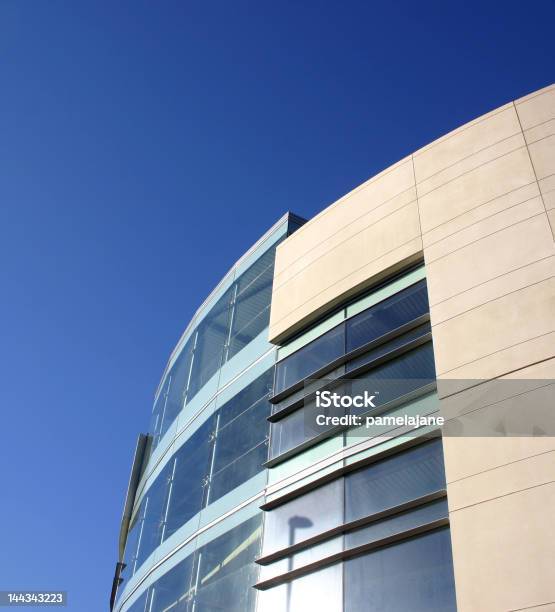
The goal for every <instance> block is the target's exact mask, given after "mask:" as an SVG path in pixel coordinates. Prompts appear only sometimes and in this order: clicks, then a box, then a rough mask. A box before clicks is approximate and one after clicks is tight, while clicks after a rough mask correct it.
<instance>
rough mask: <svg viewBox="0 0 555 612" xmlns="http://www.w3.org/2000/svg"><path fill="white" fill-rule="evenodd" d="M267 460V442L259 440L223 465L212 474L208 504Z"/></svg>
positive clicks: (238, 483) (259, 468) (244, 479)
mask: <svg viewBox="0 0 555 612" xmlns="http://www.w3.org/2000/svg"><path fill="white" fill-rule="evenodd" d="M267 460H268V444H267V442H260V443H259V444H258V446H255V447H254V448H252V449H251V450H250V451H248V452H247V453H245V454H244V455H243V456H242V457H240V458H239V459H236V460H235V461H234V462H233V463H230V464H229V465H227V466H225V467H224V468H223V469H221V470H220V471H219V472H217V473H215V474H214V475H213V476H212V480H211V482H210V494H209V497H208V502H207V503H209V504H211V503H213V502H215V501H216V500H217V499H219V498H220V497H222V496H223V495H225V494H226V493H229V491H232V490H233V489H235V487H238V486H239V485H241V484H243V483H244V482H246V481H247V480H249V478H252V477H253V476H256V474H258V473H259V472H260V471H261V470H262V469H264V468H263V467H262V466H263V464H264V463H265V462H266V461H267Z"/></svg>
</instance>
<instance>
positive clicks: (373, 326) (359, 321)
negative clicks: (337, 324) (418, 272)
mask: <svg viewBox="0 0 555 612" xmlns="http://www.w3.org/2000/svg"><path fill="white" fill-rule="evenodd" d="M428 310H429V306H428V292H427V289H426V281H420V282H419V283H416V285H413V286H412V287H408V288H407V289H404V290H403V291H400V292H399V293H396V294H395V295H393V296H391V297H390V298H387V299H386V300H384V301H383V302H380V303H379V304H376V305H375V306H372V307H371V308H369V309H368V310H365V311H364V312H361V313H360V314H358V315H356V316H355V317H353V318H352V319H349V320H348V321H347V322H346V345H347V352H350V351H353V350H355V349H357V348H359V347H361V346H363V345H364V344H367V343H368V342H372V341H373V340H376V339H377V338H379V337H380V336H383V335H384V334H387V333H389V332H390V331H392V330H394V329H397V328H398V327H400V326H401V325H404V324H405V323H408V322H409V321H412V320H413V319H416V318H417V317H420V316H422V315H424V314H427V312H428Z"/></svg>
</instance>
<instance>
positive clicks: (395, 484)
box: [345, 439, 445, 522]
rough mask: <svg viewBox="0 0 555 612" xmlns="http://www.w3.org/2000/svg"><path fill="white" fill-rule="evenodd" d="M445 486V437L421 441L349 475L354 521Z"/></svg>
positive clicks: (349, 512)
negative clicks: (442, 441) (443, 450)
mask: <svg viewBox="0 0 555 612" xmlns="http://www.w3.org/2000/svg"><path fill="white" fill-rule="evenodd" d="M444 488H445V471H444V466H443V452H442V444H441V439H436V440H432V441H430V442H426V443H425V444H419V445H418V446H415V447H413V448H409V449H408V450H405V451H403V452H401V453H397V454H396V455H392V456H390V457H386V458H385V459H383V460H381V461H378V462H376V463H372V464H371V465H368V466H366V467H364V468H361V469H359V470H357V471H356V472H351V473H350V474H347V475H346V476H345V513H346V515H345V519H346V522H350V521H353V520H356V519H359V518H363V517H366V516H369V515H371V514H374V513H376V512H380V511H382V510H385V509H387V508H393V507H395V506H398V505H399V504H402V503H404V502H406V501H409V500H412V499H416V498H418V497H421V496H423V495H426V494H428V493H433V492H435V491H438V490H440V489H444Z"/></svg>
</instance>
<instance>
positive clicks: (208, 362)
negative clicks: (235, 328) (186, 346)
mask: <svg viewBox="0 0 555 612" xmlns="http://www.w3.org/2000/svg"><path fill="white" fill-rule="evenodd" d="M233 291H234V288H233V286H232V287H230V288H229V289H228V290H227V291H226V292H225V293H224V295H223V296H222V297H221V298H220V299H219V300H218V301H217V302H216V304H215V305H214V306H213V307H212V309H211V310H210V312H209V313H208V314H207V315H206V316H205V317H204V319H203V320H202V321H201V322H200V324H199V326H198V329H197V338H196V344H195V349H194V353H193V367H192V370H191V381H190V384H189V389H188V391H187V397H188V400H190V399H191V398H192V397H193V396H194V395H196V393H197V392H198V391H199V390H200V389H201V387H203V386H204V385H205V384H206V383H207V382H208V381H209V380H210V378H212V376H213V375H214V374H215V373H216V372H217V370H218V368H219V367H220V365H221V362H222V353H223V349H224V344H225V342H226V340H227V336H228V329H229V309H230V300H231V296H232V293H233Z"/></svg>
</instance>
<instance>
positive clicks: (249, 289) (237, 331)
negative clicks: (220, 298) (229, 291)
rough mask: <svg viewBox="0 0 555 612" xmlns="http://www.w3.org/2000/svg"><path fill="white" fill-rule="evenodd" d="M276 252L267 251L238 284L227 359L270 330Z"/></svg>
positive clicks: (242, 276) (241, 277)
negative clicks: (268, 328)
mask: <svg viewBox="0 0 555 612" xmlns="http://www.w3.org/2000/svg"><path fill="white" fill-rule="evenodd" d="M273 280H274V250H273V249H272V250H270V251H267V252H266V253H264V255H262V257H260V258H259V259H258V260H257V261H256V262H255V263H254V264H253V265H252V266H251V267H250V268H249V269H248V270H247V271H246V272H244V273H243V274H242V275H241V276H240V277H239V279H238V280H237V282H236V287H237V293H236V296H235V303H234V307H233V315H232V323H231V333H230V339H229V347H228V352H227V359H231V358H232V357H233V356H234V355H236V354H237V353H238V352H239V351H240V350H241V349H242V348H244V347H245V346H246V345H247V344H248V343H249V342H251V341H252V340H254V339H255V338H256V336H258V334H260V332H261V331H262V330H264V329H265V328H266V327H267V326H268V322H269V320H270V302H271V299H272V282H273Z"/></svg>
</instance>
